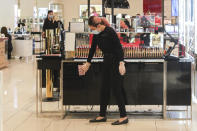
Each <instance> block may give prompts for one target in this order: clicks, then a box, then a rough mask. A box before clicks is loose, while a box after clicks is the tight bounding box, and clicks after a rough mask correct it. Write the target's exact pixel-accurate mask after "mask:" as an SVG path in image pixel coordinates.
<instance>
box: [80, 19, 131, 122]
mask: <svg viewBox="0 0 197 131" xmlns="http://www.w3.org/2000/svg"><path fill="white" fill-rule="evenodd" d="M88 24H89V27H90V29H91V30H92V32H93V34H94V36H93V41H92V46H91V48H90V51H89V56H88V59H87V62H86V63H85V64H84V65H83V66H82V67H81V68H82V70H83V71H84V72H87V71H88V69H89V67H90V65H91V59H92V57H93V55H94V53H95V50H96V48H97V46H98V47H99V48H100V49H101V51H102V52H103V54H104V63H103V70H102V72H103V76H102V79H103V81H102V87H101V92H100V114H99V116H98V117H96V118H95V119H93V120H90V122H106V120H107V118H106V110H107V105H108V104H109V100H110V92H111V90H112V92H113V95H114V97H115V99H116V101H117V104H118V107H119V111H120V119H119V120H117V121H115V122H113V123H112V125H121V124H126V123H128V118H127V115H126V109H125V103H126V96H125V92H124V89H123V75H124V74H125V72H126V69H125V65H124V64H125V63H124V62H123V60H124V53H123V49H122V46H121V44H120V40H119V38H118V36H117V34H116V32H115V31H114V29H113V28H111V27H109V23H108V22H107V21H106V20H105V19H104V18H99V17H96V16H91V17H90V18H89V20H88Z"/></svg>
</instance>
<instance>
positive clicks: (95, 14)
mask: <svg viewBox="0 0 197 131" xmlns="http://www.w3.org/2000/svg"><path fill="white" fill-rule="evenodd" d="M90 13H91V15H90V16H99V14H98V13H97V12H96V8H95V7H94V6H92V7H91V8H90Z"/></svg>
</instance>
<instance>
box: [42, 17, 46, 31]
mask: <svg viewBox="0 0 197 131" xmlns="http://www.w3.org/2000/svg"><path fill="white" fill-rule="evenodd" d="M46 23H47V19H45V20H44V24H43V28H42V31H43V32H45V31H46V26H47V24H46Z"/></svg>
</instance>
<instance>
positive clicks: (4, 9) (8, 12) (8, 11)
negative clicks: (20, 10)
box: [0, 0, 15, 28]
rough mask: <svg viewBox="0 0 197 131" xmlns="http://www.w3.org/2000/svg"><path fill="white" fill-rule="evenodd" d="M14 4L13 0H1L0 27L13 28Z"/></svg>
mask: <svg viewBox="0 0 197 131" xmlns="http://www.w3.org/2000/svg"><path fill="white" fill-rule="evenodd" d="M14 5H15V0H1V4H0V27H1V26H7V27H11V28H14V16H15V15H14Z"/></svg>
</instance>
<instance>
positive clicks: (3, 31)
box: [1, 27, 8, 35]
mask: <svg viewBox="0 0 197 131" xmlns="http://www.w3.org/2000/svg"><path fill="white" fill-rule="evenodd" d="M1 34H4V35H7V34H8V30H7V28H6V27H2V28H1Z"/></svg>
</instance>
